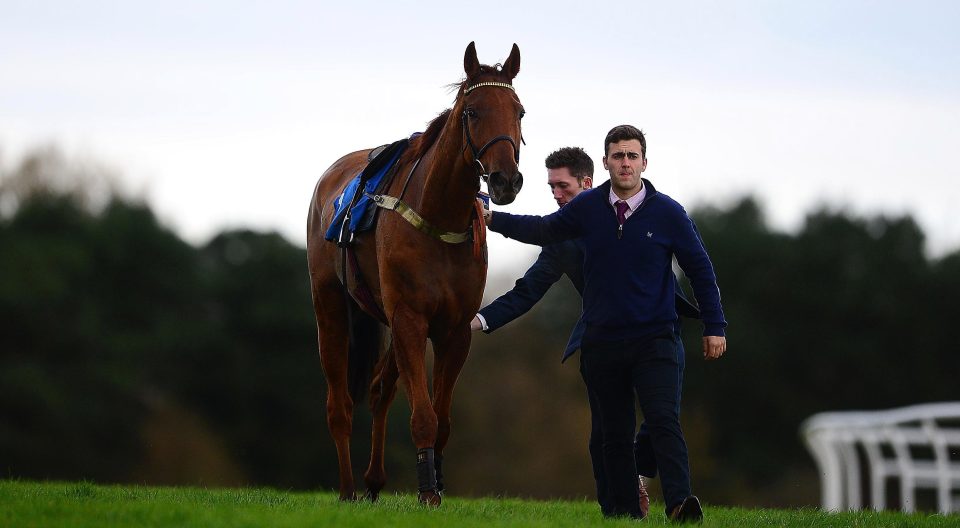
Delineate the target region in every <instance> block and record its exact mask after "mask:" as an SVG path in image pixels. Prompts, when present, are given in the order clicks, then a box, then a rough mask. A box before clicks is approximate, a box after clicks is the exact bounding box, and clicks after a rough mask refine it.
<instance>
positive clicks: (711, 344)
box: [703, 336, 727, 361]
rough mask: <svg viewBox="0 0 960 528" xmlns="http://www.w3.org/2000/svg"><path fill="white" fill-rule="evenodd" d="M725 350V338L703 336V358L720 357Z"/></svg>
mask: <svg viewBox="0 0 960 528" xmlns="http://www.w3.org/2000/svg"><path fill="white" fill-rule="evenodd" d="M726 351H727V338H726V337H721V336H703V358H704V359H706V360H708V361H709V360H711V359H720V356H722V355H723V353H724V352H726Z"/></svg>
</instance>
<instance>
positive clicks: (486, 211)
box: [471, 209, 493, 324]
mask: <svg viewBox="0 0 960 528" xmlns="http://www.w3.org/2000/svg"><path fill="white" fill-rule="evenodd" d="M491 218H493V211H491V210H490V209H484V210H483V223H484V224H486V225H488V226H489V225H490V219H491ZM471 324H473V323H471Z"/></svg>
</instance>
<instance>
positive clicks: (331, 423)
mask: <svg viewBox="0 0 960 528" xmlns="http://www.w3.org/2000/svg"><path fill="white" fill-rule="evenodd" d="M327 427H329V428H330V433H331V434H332V435H333V436H335V437H340V436H350V431H351V430H352V429H353V409H352V405H351V404H338V403H336V402H328V403H327Z"/></svg>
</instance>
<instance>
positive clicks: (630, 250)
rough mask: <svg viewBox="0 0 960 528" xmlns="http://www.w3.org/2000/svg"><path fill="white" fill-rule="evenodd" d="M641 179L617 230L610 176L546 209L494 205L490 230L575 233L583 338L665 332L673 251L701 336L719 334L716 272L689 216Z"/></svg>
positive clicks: (554, 235) (527, 236)
mask: <svg viewBox="0 0 960 528" xmlns="http://www.w3.org/2000/svg"><path fill="white" fill-rule="evenodd" d="M643 184H644V185H646V186H647V197H646V198H645V199H644V201H643V203H641V204H640V207H639V208H637V210H636V211H634V212H633V214H632V215H630V218H627V221H626V222H625V223H624V225H623V229H622V231H621V230H620V224H619V223H618V222H617V214H616V212H615V211H614V209H613V207H612V206H611V205H610V201H609V199H608V197H609V195H610V182H609V181H607V182H606V183H604V184H603V185H601V186H599V187H596V188H594V189H590V190H587V191H584V192H582V193H580V194H579V195H577V197H576V198H574V199H573V200H572V201H570V203H568V204H567V205H565V206H564V207H561V208H560V210H558V211H557V212H555V213H553V214H550V215H547V216H526V215H511V214H508V213H501V212H499V211H497V212H496V213H495V214H494V215H493V218H492V219H491V221H490V230H491V231H495V232H497V233H501V234H503V235H504V236H506V237H509V238H513V239H516V240H519V241H520V242H524V243H527V244H536V245H541V246H542V245H545V244H551V243H555V242H559V241H561V240H567V239H571V238H580V239H582V241H583V244H584V248H583V249H584V261H583V277H584V287H583V320H584V323H585V324H586V331H585V333H584V336H583V341H584V342H586V343H590V342H601V341H618V340H623V339H634V338H644V337H648V336H651V335H654V334H657V333H660V332H662V331H671V329H672V328H673V324H674V323H675V322H676V320H677V311H676V308H675V304H674V294H675V292H676V289H675V284H676V283H675V281H674V275H673V268H672V265H673V256H676V257H677V263H678V264H680V268H681V269H683V271H684V273H686V275H687V277H688V278H689V279H690V284H691V286H692V287H693V293H694V295H695V296H696V298H697V303H698V304H699V306H700V313H701V316H702V320H703V325H704V331H703V335H705V336H722V335H724V329H725V328H726V326H727V322H726V320H724V317H723V308H722V307H721V305H720V290H719V288H717V278H716V275H715V274H714V271H713V264H712V263H711V262H710V257H708V256H707V251H706V249H705V248H704V247H703V241H702V240H701V239H700V234H699V233H698V232H697V228H696V226H695V225H694V223H693V220H691V219H690V217H689V216H688V215H687V212H686V211H685V210H684V209H683V207H682V206H681V205H680V204H679V203H677V202H676V201H675V200H673V199H672V198H670V197H669V196H667V195H665V194H663V193H659V192H657V190H656V189H655V188H654V187H653V184H651V183H650V182H649V181H648V180H646V179H644V180H643Z"/></svg>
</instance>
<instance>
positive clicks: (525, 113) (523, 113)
mask: <svg viewBox="0 0 960 528" xmlns="http://www.w3.org/2000/svg"><path fill="white" fill-rule="evenodd" d="M525 115H527V111H526V110H520V119H523V116H525Z"/></svg>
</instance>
